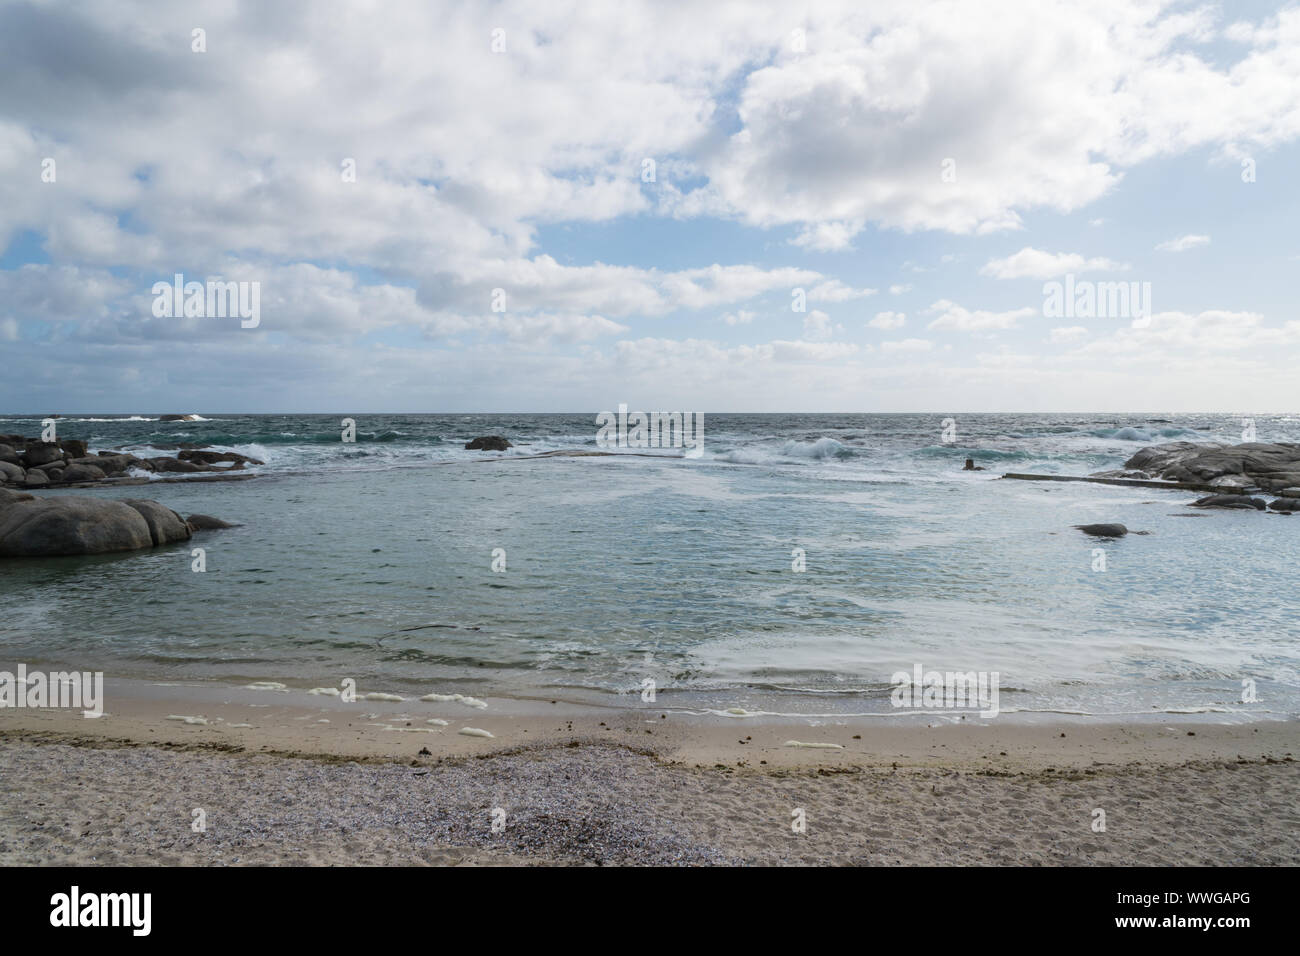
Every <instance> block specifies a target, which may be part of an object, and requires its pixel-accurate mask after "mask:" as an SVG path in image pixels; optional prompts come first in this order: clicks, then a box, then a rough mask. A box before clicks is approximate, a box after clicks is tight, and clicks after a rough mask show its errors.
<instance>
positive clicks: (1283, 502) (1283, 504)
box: [1269, 498, 1300, 512]
mask: <svg viewBox="0 0 1300 956" xmlns="http://www.w3.org/2000/svg"><path fill="white" fill-rule="evenodd" d="M1269 508H1271V509H1272V510H1274V511H1284V512H1290V511H1300V498H1279V499H1277V501H1274V502H1272V503H1271V504H1270V505H1269Z"/></svg>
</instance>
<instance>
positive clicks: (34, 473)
mask: <svg viewBox="0 0 1300 956" xmlns="http://www.w3.org/2000/svg"><path fill="white" fill-rule="evenodd" d="M49 483H50V476H49V475H47V474H46V473H45V472H43V471H41V470H40V469H39V468H29V469H27V474H26V475H25V476H24V477H23V484H24V485H26V486H27V487H28V488H35V487H37V486H38V485H48V484H49Z"/></svg>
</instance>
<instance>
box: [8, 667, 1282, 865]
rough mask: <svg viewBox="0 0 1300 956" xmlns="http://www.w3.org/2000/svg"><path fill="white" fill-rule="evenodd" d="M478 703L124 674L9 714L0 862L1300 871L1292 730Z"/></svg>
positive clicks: (1261, 725) (1270, 725)
mask: <svg viewBox="0 0 1300 956" xmlns="http://www.w3.org/2000/svg"><path fill="white" fill-rule="evenodd" d="M486 703H487V704H488V706H487V707H486V708H481V707H475V706H470V705H467V704H464V703H458V702H454V701H442V702H422V701H414V700H407V701H400V702H399V701H373V700H360V701H357V702H355V703H350V704H349V703H344V702H342V701H340V700H339V699H337V698H322V697H308V696H307V695H305V694H302V693H290V692H284V693H280V692H275V691H265V690H250V689H246V688H230V687H220V686H215V685H200V686H175V685H173V686H160V685H156V684H149V685H145V684H134V685H121V684H119V685H110V693H109V697H108V707H107V710H108V714H107V715H106V716H104V717H102V718H100V719H98V720H87V719H83V718H82V717H81V716H80V714H79V713H77V712H69V711H31V710H22V709H18V710H6V711H0V864H9V865H33V864H55V863H64V864H87V865H99V864H109V865H111V864H126V863H143V864H201V865H208V864H215V865H223V864H241V865H242V864H270V863H277V862H302V863H308V864H328V865H349V864H404V863H412V864H420V863H425V864H438V865H457V864H459V865H510V864H525V865H529V864H600V865H611V864H650V865H659V864H686V865H701V864H702V865H710V864H748V865H780V864H796V865H801V864H858V865H917V864H922V865H925V864H940V865H943V864H977V865H978V864H992V865H1004V864H1048V865H1079V864H1108V865H1143V864H1156V865H1181V866H1201V865H1230V864H1241V865H1295V864H1296V863H1297V862H1300V810H1297V806H1296V801H1295V793H1296V792H1297V789H1298V788H1300V769H1298V767H1297V763H1296V761H1295V751H1296V750H1297V749H1300V748H1298V747H1297V744H1298V743H1300V724H1297V723H1296V722H1293V721H1266V722H1255V723H1249V724H1244V723H1243V724H1233V725H1223V724H1206V723H1196V722H1188V721H1179V722H1177V723H1172V722H1167V721H1162V720H1147V721H1143V722H1141V723H1128V724H1116V723H1100V722H1096V721H1091V722H1087V721H1082V720H1075V721H1071V720H1067V719H1061V720H1060V721H1054V722H1052V723H1051V724H1046V723H1010V722H1004V721H1003V720H996V721H992V722H984V723H980V722H972V721H956V722H951V723H937V722H933V721H931V722H918V723H913V724H910V725H900V724H899V723H894V722H891V723H887V724H883V725H882V724H881V723H879V722H877V723H874V724H873V723H871V722H870V721H864V720H860V719H859V720H854V719H845V720H839V721H828V720H815V721H814V720H806V719H805V720H791V719H789V718H737V719H731V718H722V717H709V716H700V715H698V714H684V713H681V712H678V711H675V710H673V709H671V708H668V707H656V706H655V705H651V704H645V705H641V706H640V707H634V708H626V707H625V708H613V707H610V708H605V707H581V706H576V705H572V704H563V703H560V702H557V703H556V704H551V703H550V702H549V701H544V700H534V701H508V700H500V699H495V698H494V699H491V700H489V701H486ZM179 717H189V718H191V721H190V722H186V721H184V720H178V719H174V718H179ZM199 719H201V720H202V721H204V722H202V723H200V722H198V720H199ZM430 720H433V721H439V720H445V721H447V725H446V726H441V725H439V724H436V723H429V721H430ZM323 721H328V723H324V722H323ZM241 725H248V726H241ZM462 728H473V729H477V730H483V731H487V732H488V733H491V734H492V735H493V736H492V737H485V736H467V735H463V734H461V733H460V732H459V731H460V730H461V729H462ZM791 741H798V742H801V743H808V744H836V745H839V747H840V748H842V749H824V748H821V747H817V748H814V747H796V746H789V745H788V744H789V742H791ZM422 751H423V752H422ZM195 810H201V811H202V818H203V820H204V822H205V825H206V829H205V830H203V831H202V832H196V831H195V830H194V829H193V823H194V820H195V814H194V811H195ZM1098 810H1101V811H1104V814H1105V817H1104V819H1105V830H1104V832H1099V831H1098V830H1096V829H1094V827H1095V826H1096V823H1097V821H1098V820H1099V819H1100V817H1099V815H1098V814H1097V812H1096V811H1098ZM494 811H495V813H494ZM799 821H803V822H804V824H805V826H804V827H803V828H802V831H801V832H799V831H798V830H797V828H796V826H795V824H797V823H799Z"/></svg>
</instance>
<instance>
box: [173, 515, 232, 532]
mask: <svg viewBox="0 0 1300 956" xmlns="http://www.w3.org/2000/svg"><path fill="white" fill-rule="evenodd" d="M185 523H186V524H187V525H189V528H190V530H191V531H216V530H218V529H221V528H237V527H239V526H238V525H233V524H231V523H230V522H229V521H222V520H221V519H220V518H214V517H212V515H190V516H189V517H188V518H186V519H185Z"/></svg>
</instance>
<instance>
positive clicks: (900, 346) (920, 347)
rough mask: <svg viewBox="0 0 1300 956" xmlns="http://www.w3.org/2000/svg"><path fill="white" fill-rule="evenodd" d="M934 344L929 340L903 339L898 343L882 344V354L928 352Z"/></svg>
mask: <svg viewBox="0 0 1300 956" xmlns="http://www.w3.org/2000/svg"><path fill="white" fill-rule="evenodd" d="M932 348H934V343H933V342H930V341H928V340H927V339H902V340H900V341H897V342H881V343H880V350H881V351H882V352H928V351H930V350H931V349H932Z"/></svg>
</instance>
